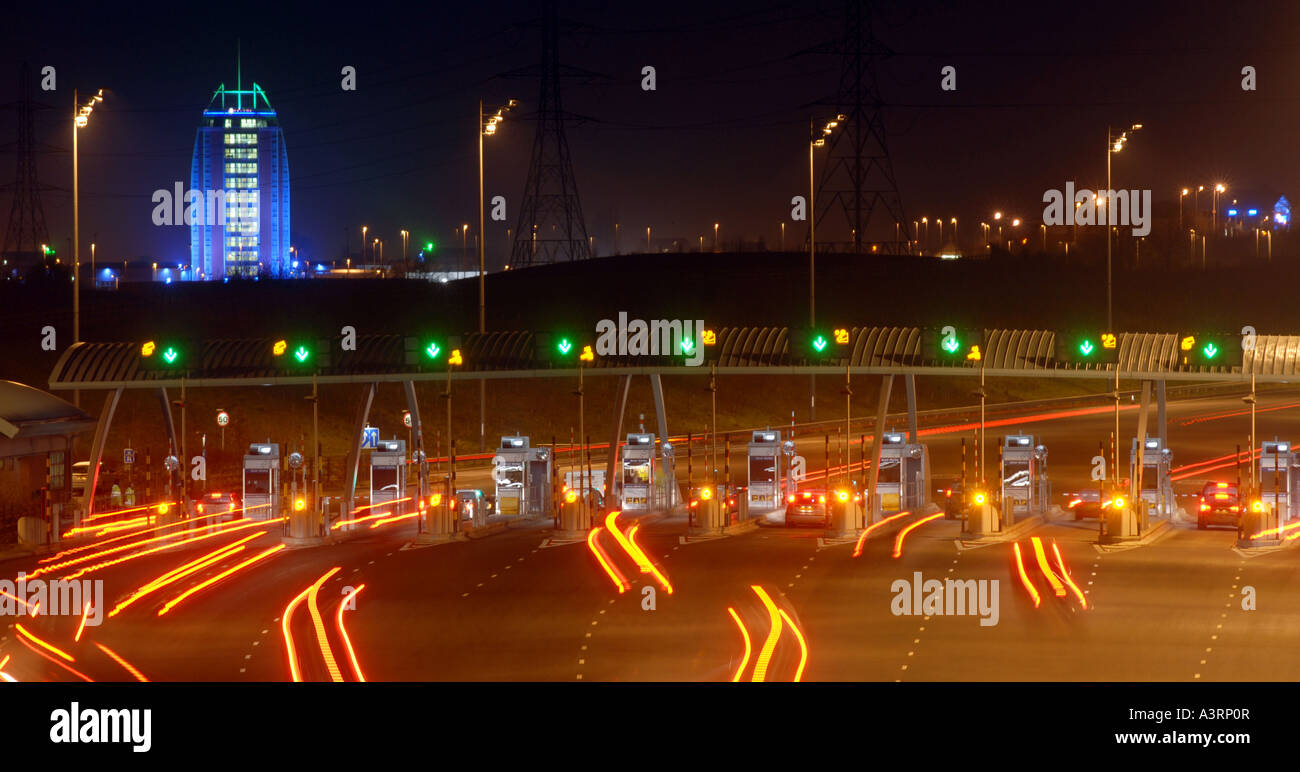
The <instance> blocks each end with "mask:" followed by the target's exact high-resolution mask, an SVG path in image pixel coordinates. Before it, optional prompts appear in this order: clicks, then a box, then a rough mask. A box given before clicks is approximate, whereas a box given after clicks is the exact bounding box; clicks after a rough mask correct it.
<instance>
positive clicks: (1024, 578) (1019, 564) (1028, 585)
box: [1011, 542, 1042, 608]
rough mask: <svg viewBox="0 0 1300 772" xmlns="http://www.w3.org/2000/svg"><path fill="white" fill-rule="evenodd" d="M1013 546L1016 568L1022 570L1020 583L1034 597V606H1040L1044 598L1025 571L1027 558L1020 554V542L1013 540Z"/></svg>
mask: <svg viewBox="0 0 1300 772" xmlns="http://www.w3.org/2000/svg"><path fill="white" fill-rule="evenodd" d="M1011 546H1012V548H1013V549H1014V550H1015V553H1016V570H1017V571H1019V572H1020V583H1021V584H1023V585H1024V586H1025V590H1027V591H1028V592H1029V597H1031V598H1033V599H1034V608H1038V604H1039V603H1041V602H1042V598H1041V597H1040V596H1039V595H1038V588H1037V587H1035V586H1034V583H1033V582H1031V581H1030V580H1029V574H1027V573H1025V560H1024V557H1023V556H1022V555H1021V554H1020V542H1012V544H1011Z"/></svg>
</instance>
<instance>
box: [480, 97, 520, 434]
mask: <svg viewBox="0 0 1300 772" xmlns="http://www.w3.org/2000/svg"><path fill="white" fill-rule="evenodd" d="M517 104H519V101H518V100H517V99H507V100H506V103H505V104H504V105H502V106H501V107H499V108H497V111H496V112H495V113H493V114H492V115H488V116H485V115H484V113H483V100H482V99H480V100H478V132H477V134H478V331H479V334H480V335H482V334H483V333H485V332H487V295H486V292H487V289H486V279H485V278H484V267H483V266H484V255H485V254H486V249H487V245H486V243H485V242H486V241H487V225H486V222H485V220H484V215H483V138H484V137H490V136H492V135H494V134H496V133H497V124H499V123H501V121H503V120H505V114H506V113H507V112H509V111H510V110H511V108H513V107H514V106H515V105H517ZM478 449H479V452H482V451H484V450H486V449H487V381H485V380H484V379H482V378H479V379H478Z"/></svg>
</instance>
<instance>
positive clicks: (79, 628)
mask: <svg viewBox="0 0 1300 772" xmlns="http://www.w3.org/2000/svg"><path fill="white" fill-rule="evenodd" d="M89 613H90V601H87V602H86V605H85V607H84V608H82V609H81V624H79V625H77V634H76V635H74V636H72V640H73V642H74V643H81V633H82V631H83V630H85V629H86V615H87V614H89Z"/></svg>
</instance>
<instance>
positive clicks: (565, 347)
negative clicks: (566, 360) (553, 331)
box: [555, 338, 573, 354]
mask: <svg viewBox="0 0 1300 772" xmlns="http://www.w3.org/2000/svg"><path fill="white" fill-rule="evenodd" d="M555 347H556V348H558V349H559V350H560V353H561V354H568V353H569V352H570V351H572V350H573V344H572V343H570V342H569V339H568V338H563V339H561V340H560V342H559V343H557V344H556V345H555Z"/></svg>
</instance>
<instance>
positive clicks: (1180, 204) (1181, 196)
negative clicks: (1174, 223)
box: [1178, 188, 1191, 236]
mask: <svg viewBox="0 0 1300 772" xmlns="http://www.w3.org/2000/svg"><path fill="white" fill-rule="evenodd" d="M1190 192H1191V191H1189V190H1188V189H1187V188H1183V190H1182V192H1181V193H1179V194H1178V233H1179V235H1180V236H1181V235H1182V233H1183V199H1184V198H1187V194H1188V193H1190Z"/></svg>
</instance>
